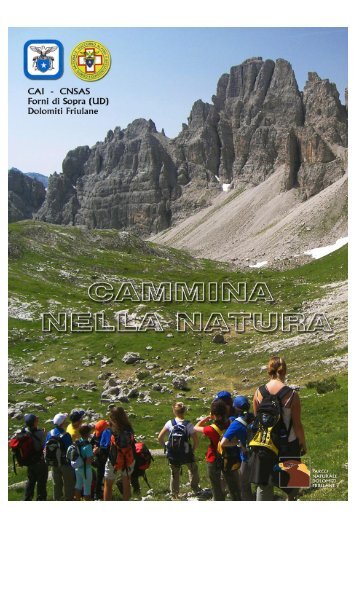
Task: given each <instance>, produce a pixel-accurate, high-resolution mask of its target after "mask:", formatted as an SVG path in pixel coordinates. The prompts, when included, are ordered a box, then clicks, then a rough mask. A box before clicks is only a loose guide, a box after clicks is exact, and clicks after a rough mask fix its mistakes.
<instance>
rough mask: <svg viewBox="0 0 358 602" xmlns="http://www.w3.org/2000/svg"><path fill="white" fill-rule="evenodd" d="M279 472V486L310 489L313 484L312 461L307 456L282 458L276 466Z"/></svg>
mask: <svg viewBox="0 0 358 602" xmlns="http://www.w3.org/2000/svg"><path fill="white" fill-rule="evenodd" d="M275 469H276V470H277V471H278V473H279V487H286V488H294V489H295V488H298V489H309V488H310V486H311V461H310V458H305V461H304V462H303V461H302V459H301V458H299V457H297V458H283V457H281V458H280V462H279V464H278V465H277V467H276V468H275Z"/></svg>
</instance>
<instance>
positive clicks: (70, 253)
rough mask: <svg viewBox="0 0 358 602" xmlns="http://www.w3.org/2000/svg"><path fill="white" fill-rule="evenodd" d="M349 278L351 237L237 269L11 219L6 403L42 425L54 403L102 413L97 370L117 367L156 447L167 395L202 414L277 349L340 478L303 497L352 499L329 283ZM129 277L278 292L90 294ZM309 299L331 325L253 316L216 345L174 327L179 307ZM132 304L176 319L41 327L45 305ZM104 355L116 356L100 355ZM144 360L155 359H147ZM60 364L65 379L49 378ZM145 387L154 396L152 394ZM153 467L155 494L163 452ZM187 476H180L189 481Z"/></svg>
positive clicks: (244, 388)
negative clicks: (299, 260) (99, 298)
mask: <svg viewBox="0 0 358 602" xmlns="http://www.w3.org/2000/svg"><path fill="white" fill-rule="evenodd" d="M346 278H347V248H346V247H344V248H342V249H340V250H338V251H336V252H335V253H332V254H331V255H328V256H326V257H324V258H322V259H320V260H317V261H313V262H311V263H309V264H306V265H304V266H302V267H299V268H295V269H292V270H289V271H286V272H273V271H270V270H263V269H261V270H251V271H248V272H241V273H240V272H236V271H233V269H232V268H231V266H229V265H225V264H220V263H216V262H213V261H208V260H196V259H193V258H192V257H190V256H189V255H188V254H186V253H184V252H182V251H177V250H174V249H168V248H165V247H158V246H156V245H154V244H150V243H146V242H143V241H141V240H139V239H137V238H136V237H133V236H130V235H126V234H124V233H118V232H117V231H114V230H111V231H97V230H96V231H93V230H92V231H90V230H87V229H83V228H74V227H62V226H54V225H49V224H45V223H40V222H30V221H28V222H18V223H14V224H11V225H10V233H9V295H10V319H9V357H10V382H9V404H10V407H13V406H14V404H16V403H19V402H24V401H26V402H28V403H29V404H33V403H37V404H41V405H42V406H43V408H44V410H41V411H39V410H37V411H38V412H39V416H40V425H41V426H44V427H47V426H48V425H47V424H46V421H49V420H50V419H51V417H52V416H53V415H54V414H55V413H56V412H58V411H59V410H61V411H62V410H63V411H67V412H68V411H70V410H71V409H72V408H74V407H83V408H85V409H88V408H89V409H90V410H91V411H93V412H95V413H97V414H99V415H101V416H105V414H106V411H107V405H108V404H106V403H101V401H100V400H101V393H102V388H103V384H104V380H101V379H99V378H98V376H99V375H100V374H101V373H102V374H103V373H106V372H108V373H109V372H111V373H114V374H116V375H118V377H119V378H120V379H121V380H122V381H123V386H124V387H127V388H133V387H135V388H137V389H138V391H139V393H144V395H143V396H142V399H141V398H131V399H130V400H129V403H126V404H125V409H126V411H127V412H128V413H129V415H130V418H131V421H132V423H133V426H134V429H135V433H136V435H141V436H143V439H144V440H145V442H146V443H147V445H148V446H149V447H150V448H151V449H155V448H157V447H158V444H157V440H156V434H157V433H158V431H159V430H160V429H161V428H162V426H163V424H164V422H165V421H166V420H167V419H168V418H170V417H171V405H172V403H173V402H174V401H175V399H176V398H177V396H178V395H180V399H183V400H184V399H185V400H186V403H187V405H188V406H189V412H188V418H190V419H191V420H192V421H194V422H195V420H196V419H197V418H198V417H199V416H201V415H202V414H206V413H208V409H209V406H210V401H211V399H212V397H213V395H214V394H215V392H216V391H218V390H220V389H223V388H225V389H229V390H235V391H237V393H242V394H247V395H249V396H250V397H251V396H252V394H253V393H254V391H255V389H256V387H257V386H258V385H260V384H262V382H263V381H264V379H265V371H264V369H263V366H264V365H265V364H266V363H267V360H268V358H269V357H270V355H271V354H272V353H274V352H275V353H279V354H281V355H283V356H284V357H285V358H286V361H287V363H288V369H289V370H288V371H289V374H288V377H289V382H290V383H291V384H296V385H299V386H300V387H301V390H300V397H301V400H302V413H303V424H304V426H305V430H306V438H307V442H308V447H309V453H308V455H309V457H310V458H311V462H312V467H313V468H316V469H317V470H328V471H329V474H331V475H333V477H334V478H333V481H334V483H335V487H324V488H312V489H311V490H309V491H306V493H305V494H304V495H303V496H302V498H301V499H302V500H345V499H347V495H348V494H347V490H348V485H347V374H346V365H345V361H344V356H345V354H346V353H347V348H346V326H345V319H346V306H345V301H344V296H342V293H341V284H339V285H337V284H333V283H343V282H344V281H345V280H346ZM123 280H130V281H131V282H133V284H134V285H137V284H140V283H141V281H143V280H145V281H153V283H159V282H164V281H171V282H174V281H184V282H187V283H188V284H189V283H192V282H205V283H209V282H223V281H232V282H238V281H240V282H241V281H245V282H246V283H247V289H248V290H252V289H253V287H254V285H255V283H256V282H257V281H263V282H265V283H267V286H268V287H269V289H270V291H271V293H272V295H273V298H274V301H272V302H270V303H267V302H266V303H264V302H260V301H259V302H256V303H253V302H248V303H237V302H235V303H234V302H231V303H229V302H223V301H218V302H217V303H210V302H209V301H205V302H203V303H199V302H193V303H190V302H184V303H180V302H175V301H173V302H171V303H165V302H153V301H151V302H144V303H138V302H137V303H135V302H131V301H127V302H124V301H123V302H121V303H114V302H112V303H108V304H105V305H102V304H99V303H96V302H94V301H92V300H91V299H90V298H89V297H88V294H87V289H88V287H89V286H90V285H91V284H92V283H94V282H100V281H106V282H111V283H112V284H113V286H114V288H115V289H117V287H118V285H119V284H120V281H123ZM338 291H340V294H338ZM327 295H328V297H327ZM307 302H309V303H311V304H312V308H314V309H315V311H319V309H317V308H319V307H320V306H321V305H322V307H324V308H325V309H324V310H322V311H326V307H327V308H328V310H327V311H328V314H329V316H330V324H331V325H332V328H333V332H332V333H331V334H327V333H315V332H311V333H302V334H297V333H295V332H293V333H272V334H263V333H261V332H256V331H255V330H253V328H252V326H251V325H249V327H248V328H247V329H246V332H245V333H235V332H234V331H233V330H231V332H230V333H229V334H226V335H225V338H226V344H225V345H220V344H215V343H213V342H212V338H213V334H214V333H203V332H200V333H193V332H190V333H188V332H177V331H176V329H175V319H174V318H175V313H176V312H188V313H190V314H191V313H192V312H202V313H203V315H204V319H205V318H206V319H207V318H208V317H209V315H210V314H211V313H212V312H221V313H222V314H223V315H224V316H227V313H228V312H230V311H236V312H262V314H263V318H262V319H263V320H265V317H266V318H267V315H268V312H279V313H280V312H285V313H287V312H301V311H302V312H303V313H305V312H306V311H307V305H304V304H305V303H307ZM143 306H144V307H143ZM124 309H127V310H129V312H130V313H134V312H136V313H137V314H138V315H144V313H145V312H150V311H154V312H158V313H159V314H160V316H162V317H163V319H165V320H166V321H167V322H168V327H167V328H165V330H164V331H163V332H153V331H147V332H96V333H95V332H88V333H70V332H63V333H59V332H51V333H43V332H42V330H41V320H40V314H41V313H42V312H48V311H51V312H53V313H55V314H57V312H61V311H66V310H68V311H72V312H99V311H105V314H106V317H107V318H108V320H109V321H111V320H112V319H113V318H114V314H115V312H118V311H120V310H124ZM330 312H331V313H330ZM230 325H232V322H231V323H230ZM129 351H131V352H137V353H139V354H140V356H141V357H142V358H143V360H144V361H143V362H142V363H139V364H135V365H127V364H124V363H123V362H122V357H123V356H124V354H125V353H126V352H129ZM104 356H106V357H107V358H109V359H110V360H111V361H110V362H109V363H108V364H107V365H103V366H102V365H101V364H102V358H103V357H104ZM146 364H151V365H153V367H152V366H150V367H149V368H148V367H146ZM173 374H175V375H181V374H184V375H185V376H187V377H189V381H188V386H189V390H187V391H181V390H175V389H173V385H172V380H173ZM52 376H57V377H60V378H62V379H64V380H63V381H61V382H58V383H56V382H51V381H48V379H49V378H50V377H52ZM91 381H92V382H91ZM158 383H159V384H160V385H161V386H162V387H163V388H164V391H163V392H161V391H159V390H157V388H156V389H153V384H154V385H157V384H158ZM307 385H308V386H307ZM204 387H205V389H204ZM146 392H148V397H149V398H150V401H145V399H146V397H145V393H146ZM46 398H47V399H46ZM48 398H50V399H48ZM28 407H29V408H31V405H29V406H28ZM35 411H36V410H35ZM21 424H22V422H21V419H16V418H11V419H10V420H9V434H11V433H13V432H14V430H16V428H18V427H19V425H21ZM205 447H206V446H205V441H202V442H201V444H200V448H199V450H198V454H197V455H198V459H199V460H200V461H199V469H200V474H201V479H202V483H201V484H202V486H208V480H207V477H206V470H205V468H206V467H205V461H204V454H205ZM10 460H11V459H9V482H10V483H11V484H13V483H15V482H18V481H23V480H24V478H25V476H24V475H25V471H24V470H23V469H18V474H17V475H14V474H13V472H12V467H11V462H10ZM148 477H149V480H150V482H151V485H152V488H153V490H154V493H153V498H154V499H158V500H163V499H166V495H167V493H168V486H169V470H168V467H167V464H166V460H165V459H164V458H161V457H158V458H157V459H156V460H155V462H154V465H153V467H152V468H151V469H150V471H149V474H148ZM185 480H186V479H184V477H183V479H182V482H183V483H184V482H185ZM50 487H51V484H49V488H50ZM183 491H186V488H185V487H184V488H183ZM278 493H279V492H278ZM144 494H145V487H144V488H143V495H144ZM9 497H10V499H13V500H16V499H21V497H22V491H21V490H19V489H11V490H10V492H9Z"/></svg>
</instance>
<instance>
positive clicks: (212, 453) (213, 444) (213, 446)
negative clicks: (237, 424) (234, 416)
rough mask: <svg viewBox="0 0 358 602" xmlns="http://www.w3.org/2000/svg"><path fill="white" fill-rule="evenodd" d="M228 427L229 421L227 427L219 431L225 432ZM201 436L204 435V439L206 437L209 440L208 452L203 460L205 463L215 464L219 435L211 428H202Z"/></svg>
mask: <svg viewBox="0 0 358 602" xmlns="http://www.w3.org/2000/svg"><path fill="white" fill-rule="evenodd" d="M229 426H230V420H228V421H227V425H226V426H225V427H224V429H220V430H224V431H226V429H227V428H228V427H229ZM203 435H205V437H208V439H209V440H210V444H209V447H208V451H207V452H206V454H205V460H206V461H207V462H215V458H216V450H217V447H218V443H219V441H220V435H219V433H217V432H216V430H215V429H213V427H212V426H204V430H203Z"/></svg>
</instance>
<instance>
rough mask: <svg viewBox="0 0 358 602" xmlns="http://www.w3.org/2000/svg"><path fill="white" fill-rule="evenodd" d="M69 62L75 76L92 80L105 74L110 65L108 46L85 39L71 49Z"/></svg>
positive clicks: (88, 80)
mask: <svg viewBox="0 0 358 602" xmlns="http://www.w3.org/2000/svg"><path fill="white" fill-rule="evenodd" d="M70 64H71V69H72V71H73V73H74V74H75V75H77V77H79V78H80V79H83V80H85V81H87V82H94V81H97V80H98V79H102V77H104V76H105V75H107V73H108V71H109V69H110V66H111V55H110V53H109V50H108V48H106V47H105V46H104V45H103V44H101V43H100V42H94V41H89V40H86V41H85V42H80V43H79V44H77V46H75V48H74V49H73V50H72V52H71V57H70Z"/></svg>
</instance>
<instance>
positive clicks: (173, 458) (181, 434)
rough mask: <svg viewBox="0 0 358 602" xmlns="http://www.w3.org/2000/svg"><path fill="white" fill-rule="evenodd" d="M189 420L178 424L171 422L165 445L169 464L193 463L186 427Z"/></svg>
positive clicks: (174, 421)
mask: <svg viewBox="0 0 358 602" xmlns="http://www.w3.org/2000/svg"><path fill="white" fill-rule="evenodd" d="M188 424H189V420H184V421H183V422H181V423H178V422H177V421H176V420H175V418H173V420H172V427H173V428H172V429H171V431H170V433H169V438H168V441H167V444H166V454H167V458H168V460H169V462H170V464H176V465H181V464H188V463H190V462H193V460H194V456H193V450H192V447H191V445H190V442H189V435H188V429H187V425H188Z"/></svg>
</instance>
